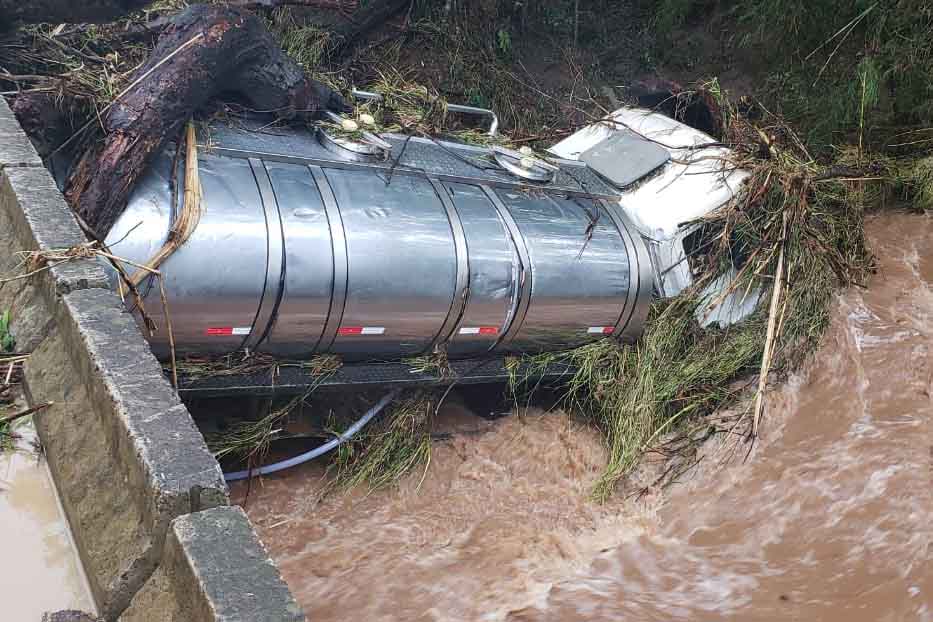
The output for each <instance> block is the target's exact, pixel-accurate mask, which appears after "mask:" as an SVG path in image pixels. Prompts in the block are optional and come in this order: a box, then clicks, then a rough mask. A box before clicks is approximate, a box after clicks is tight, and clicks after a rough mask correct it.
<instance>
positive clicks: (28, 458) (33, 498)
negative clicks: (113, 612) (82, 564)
mask: <svg viewBox="0 0 933 622" xmlns="http://www.w3.org/2000/svg"><path fill="white" fill-rule="evenodd" d="M15 431H16V433H17V434H19V435H20V436H21V438H20V440H19V441H18V442H17V450H16V451H13V452H5V453H3V454H0V620H4V621H7V620H9V622H39V620H40V618H41V617H42V614H43V613H45V612H47V611H58V610H61V609H79V610H84V611H93V610H94V608H93V605H92V604H91V599H90V595H89V593H88V591H87V589H86V583H85V581H84V578H83V576H82V575H81V574H80V570H79V567H78V562H77V556H76V554H75V551H74V548H73V546H72V543H71V541H70V538H69V535H68V528H67V526H66V523H65V520H64V517H63V515H62V513H61V511H60V509H59V506H58V501H57V500H56V497H55V489H54V488H53V485H52V479H51V477H50V475H49V472H48V468H47V467H46V465H45V463H43V462H41V461H40V460H38V459H37V457H36V454H35V452H34V450H33V449H32V439H33V438H35V432H34V430H33V429H32V425H31V424H26V423H24V424H21V425H18V426H17V427H16V429H15Z"/></svg>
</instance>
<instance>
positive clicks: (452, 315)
mask: <svg viewBox="0 0 933 622" xmlns="http://www.w3.org/2000/svg"><path fill="white" fill-rule="evenodd" d="M428 180H429V181H430V182H431V186H433V187H434V192H436V193H437V196H438V197H439V198H440V200H441V203H443V204H444V209H445V210H446V211H447V219H448V220H449V221H450V230H451V231H452V232H453V235H454V248H455V250H456V252H457V289H456V290H455V291H454V297H453V300H452V301H451V303H450V311H448V313H447V319H446V320H445V321H444V325H443V326H442V327H441V330H440V332H439V333H438V334H437V336H436V337H435V338H434V341H433V342H432V343H431V350H432V351H433V350H434V348H435V347H437V345H438V344H441V343H446V342H447V341H448V340H449V339H450V336H451V334H452V333H453V332H454V330H456V328H457V325H458V324H459V323H460V318H461V317H462V316H463V309H464V307H466V300H467V296H468V294H469V292H468V290H467V288H468V287H469V286H470V255H469V252H468V250H467V241H466V233H464V231H463V222H462V221H461V220H460V213H459V212H457V208H456V207H455V206H454V202H453V201H452V200H451V199H450V195H449V194H448V193H447V188H445V187H444V185H443V184H442V183H441V182H440V181H439V180H437V179H435V178H433V177H429V178H428Z"/></svg>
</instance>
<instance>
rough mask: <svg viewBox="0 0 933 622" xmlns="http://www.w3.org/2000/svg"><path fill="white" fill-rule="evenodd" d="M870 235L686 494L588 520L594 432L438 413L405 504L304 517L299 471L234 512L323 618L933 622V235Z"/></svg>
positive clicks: (897, 228) (385, 496)
mask: <svg viewBox="0 0 933 622" xmlns="http://www.w3.org/2000/svg"><path fill="white" fill-rule="evenodd" d="M869 233H870V236H871V239H872V241H873V247H874V250H875V252H876V254H877V255H878V257H879V259H880V268H881V269H880V271H879V273H878V275H877V276H876V277H875V278H874V279H873V280H872V282H871V284H870V287H869V288H868V289H867V290H858V289H852V290H849V291H847V292H845V293H843V294H841V295H840V296H839V298H838V300H837V302H836V303H835V305H834V312H833V321H832V325H831V328H830V329H829V331H828V333H827V335H826V337H825V339H824V341H823V344H822V346H821V348H820V350H819V352H818V353H817V354H816V355H815V356H814V357H813V360H812V361H810V363H808V364H807V366H806V368H805V369H803V370H801V371H800V372H799V373H798V374H796V375H794V376H792V377H791V378H790V379H788V381H787V382H785V383H782V384H781V385H780V386H778V387H775V388H774V390H773V391H772V393H771V395H770V396H769V399H768V402H767V410H766V418H765V420H764V423H763V433H762V436H761V438H760V439H759V441H758V442H757V444H756V445H755V447H754V448H753V450H752V451H751V453H750V454H748V457H747V459H746V454H747V452H748V448H747V446H746V445H740V446H739V447H738V448H737V449H738V450H737V451H733V450H734V449H736V447H734V446H733V445H732V444H733V443H734V441H732V440H730V439H729V437H727V436H720V437H718V438H717V439H716V441H714V442H712V443H710V444H709V445H708V446H707V447H705V448H704V452H705V458H704V460H703V461H701V462H700V467H698V468H697V469H695V470H694V471H693V472H692V474H691V475H690V477H689V478H688V480H687V481H686V482H685V483H682V484H679V485H675V486H673V487H670V488H668V489H667V490H665V491H663V492H660V491H655V490H652V491H651V493H650V494H648V495H645V496H640V497H629V498H628V499H626V498H625V496H624V495H618V497H619V498H617V499H615V500H613V501H611V502H610V503H608V504H604V505H599V504H596V503H593V502H592V501H590V500H589V497H588V493H589V491H590V490H591V487H592V485H593V484H594V482H595V481H596V479H597V478H598V476H599V473H600V470H601V469H602V467H603V465H604V464H605V459H606V456H605V451H604V449H603V447H602V445H601V443H600V440H599V438H598V437H597V435H596V434H594V433H593V432H592V431H591V430H589V429H587V428H585V427H582V426H580V425H578V424H575V423H573V422H572V421H570V420H569V418H568V417H566V416H564V415H562V414H560V413H543V412H541V411H537V410H530V411H527V412H524V413H522V414H521V416H512V417H507V418H504V419H500V420H497V421H494V422H489V421H486V420H484V419H481V418H479V417H476V416H475V415H472V414H471V413H470V412H469V411H468V410H467V409H465V408H464V407H462V406H460V405H458V404H456V403H452V404H450V405H448V406H447V407H446V408H445V410H444V412H443V413H442V417H441V424H442V426H443V427H444V428H445V430H446V431H447V432H451V433H452V436H451V438H450V439H449V440H444V441H438V442H437V443H436V445H435V448H434V452H433V455H432V459H431V463H430V465H429V466H428V468H427V469H426V470H424V471H420V472H418V473H415V474H412V475H410V476H409V477H407V478H406V479H405V480H404V481H403V482H402V484H401V486H400V487H399V488H398V489H393V490H386V491H379V492H375V493H373V494H370V495H364V494H362V493H360V494H355V495H349V496H331V497H327V498H325V499H324V500H323V501H319V494H318V493H319V491H320V490H321V486H322V476H323V474H322V470H321V467H320V466H319V465H305V466H303V467H300V468H298V469H295V470H293V471H292V472H287V473H284V474H281V475H278V476H272V477H266V478H264V479H263V480H262V481H261V482H254V483H253V486H252V490H251V492H250V496H249V499H248V503H247V511H248V513H249V515H250V516H251V518H252V519H253V521H254V522H255V524H256V526H257V529H258V531H259V533H260V537H261V538H262V540H263V542H264V543H265V544H266V546H267V547H268V548H269V550H270V552H271V554H272V556H273V557H274V558H275V559H276V560H277V561H278V563H279V566H280V568H281V569H282V572H283V574H284V577H285V579H286V581H287V582H288V583H289V585H290V586H291V588H292V590H293V592H294V593H295V595H296V597H297V598H298V600H299V602H300V603H301V604H302V606H303V607H304V608H305V610H306V612H307V613H308V614H309V616H310V617H311V619H313V620H316V621H322V620H370V621H372V620H406V621H407V620H451V621H453V620H469V621H473V620H511V621H519V620H522V621H545V620H548V621H550V620H554V621H565V620H619V619H621V620H637V621H643V620H658V621H662V620H664V621H667V620H684V621H687V620H689V621H691V622H692V621H704V620H743V621H744V620H752V621H755V620H777V619H782V620H783V619H788V620H830V621H836V620H838V621H842V622H861V621H865V622H868V621H871V622H875V621H881V620H886V621H896V620H933V561H931V555H933V550H931V543H933V521H931V517H933V485H931V484H933V482H931V475H933V433H931V429H930V423H929V421H930V415H931V413H933V399H931V395H933V362H931V359H930V349H931V345H933V221H931V220H930V219H928V218H926V217H923V216H918V215H906V214H893V215H892V214H887V215H884V216H883V217H878V218H875V219H874V220H872V221H871V222H870V223H869ZM730 457H731V458H730ZM244 492H245V486H240V485H238V486H237V487H235V489H234V495H235V497H238V498H240V499H242V498H243V494H244Z"/></svg>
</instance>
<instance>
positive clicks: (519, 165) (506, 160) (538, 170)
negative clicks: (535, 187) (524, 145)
mask: <svg viewBox="0 0 933 622" xmlns="http://www.w3.org/2000/svg"><path fill="white" fill-rule="evenodd" d="M492 155H493V157H494V158H495V159H496V163H498V164H499V166H501V167H502V168H504V169H505V170H507V171H508V172H509V173H511V174H512V175H515V176H516V177H520V178H522V179H527V180H529V181H541V182H548V181H551V180H552V179H554V175H556V174H557V171H558V170H560V169H558V167H556V166H555V165H553V164H551V163H550V162H547V161H546V160H543V159H542V158H540V157H537V156H535V155H534V154H533V153H523V152H521V151H514V150H512V149H506V148H505V147H500V146H499V145H494V146H493V148H492Z"/></svg>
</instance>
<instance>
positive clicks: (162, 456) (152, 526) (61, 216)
mask: <svg viewBox="0 0 933 622" xmlns="http://www.w3.org/2000/svg"><path fill="white" fill-rule="evenodd" d="M84 242H85V238H84V236H83V235H82V233H81V231H80V229H79V227H78V225H77V223H76V221H75V220H74V218H73V216H72V214H71V212H70V210H69V208H68V206H67V205H66V204H65V202H64V200H63V198H62V196H61V194H60V193H59V192H58V190H57V188H56V187H55V184H54V182H53V180H52V179H51V177H50V176H49V174H48V173H47V171H46V170H45V168H43V166H42V162H41V160H40V159H39V157H38V156H37V155H36V153H35V151H34V150H33V148H32V146H31V145H30V144H29V141H28V139H27V138H26V136H25V135H24V134H23V133H22V132H21V130H20V128H19V126H18V124H17V123H16V120H15V119H14V117H13V115H12V113H11V112H10V110H9V108H8V107H7V106H6V104H5V103H4V102H3V99H2V98H0V248H2V249H4V250H3V252H0V278H4V277H7V278H8V277H10V276H14V275H20V274H24V273H25V272H28V271H29V269H30V268H31V267H33V266H30V265H29V264H28V261H26V263H24V260H28V255H18V254H17V252H19V251H24V252H27V253H28V252H29V251H35V250H49V249H67V248H72V247H76V246H78V245H80V244H83V243H84ZM5 309H10V311H11V314H12V318H13V323H12V332H13V334H14V337H15V338H16V340H17V350H18V351H31V352H32V354H31V356H30V357H29V360H28V361H27V363H26V366H25V382H24V384H25V388H26V394H27V398H28V399H29V401H30V403H31V404H32V405H38V404H44V403H46V402H54V403H53V404H52V405H51V406H50V407H48V408H46V409H44V410H42V411H41V413H40V414H38V415H37V416H36V427H37V429H38V432H39V436H40V439H41V440H42V443H43V446H44V449H45V453H46V457H47V459H48V462H49V466H50V469H51V472H52V475H53V477H54V479H55V482H56V485H57V487H58V491H59V495H60V497H61V500H62V505H63V507H64V509H65V513H66V515H67V518H68V521H69V523H70V525H71V530H72V533H73V535H74V539H75V542H76V543H77V546H78V549H79V551H78V552H79V554H80V557H81V560H82V562H83V564H84V568H85V571H86V573H87V575H88V579H89V582H90V585H91V589H92V591H93V595H94V598H95V600H96V602H97V604H98V606H99V608H100V610H101V614H102V615H103V616H104V617H105V618H106V619H107V620H115V619H117V618H118V617H119V616H120V614H121V613H122V612H123V611H124V610H125V609H126V608H127V607H128V606H129V605H130V602H131V601H133V606H132V608H131V609H130V611H128V612H127V614H126V616H124V617H123V618H121V620H129V621H137V620H186V621H187V620H190V621H192V622H200V621H201V620H204V621H207V620H244V621H246V620H250V621H252V620H273V619H275V620H279V619H281V620H289V621H290V620H299V619H303V616H301V614H300V611H299V610H298V609H297V605H295V603H294V600H293V599H292V598H291V595H290V594H289V592H288V589H287V587H285V585H284V583H283V582H282V580H281V578H280V577H279V574H278V572H277V570H276V569H275V567H274V565H272V562H271V561H269V560H268V556H266V555H265V552H264V551H263V549H262V545H261V544H260V543H259V541H258V539H257V537H256V535H255V533H254V532H253V530H252V527H251V526H250V525H249V522H248V520H247V519H246V517H245V516H243V515H242V514H241V513H240V512H239V511H238V510H235V509H232V508H229V507H223V506H227V505H228V503H229V501H228V497H227V488H226V486H225V484H224V481H223V475H222V473H221V471H220V467H219V465H218V464H217V461H216V460H215V459H214V458H213V456H212V455H211V454H210V452H209V451H208V449H207V447H206V445H205V443H204V439H203V437H202V436H201V434H200V432H199V431H198V429H197V428H196V427H195V425H194V422H193V420H192V419H191V415H190V414H189V413H188V410H187V409H186V408H185V406H184V405H183V404H182V403H181V402H180V401H179V399H178V397H177V395H176V393H175V392H174V390H173V389H172V387H171V386H170V385H169V383H168V382H167V381H166V379H165V377H164V376H163V374H162V371H161V367H160V366H159V364H158V362H157V361H156V360H155V358H154V357H153V356H152V354H151V352H150V350H149V347H148V345H147V343H146V341H145V340H144V339H143V336H142V335H141V333H140V331H139V329H138V328H137V325H136V322H135V321H134V319H133V317H132V316H131V315H129V314H128V313H127V312H126V311H125V310H124V308H123V305H122V302H121V301H120V299H119V297H118V296H117V295H116V294H115V293H113V292H111V291H110V290H109V289H108V288H107V282H106V275H105V273H104V271H103V269H102V268H101V266H100V265H99V264H98V263H97V262H96V261H94V260H91V259H85V260H77V261H68V262H66V263H62V264H60V265H57V266H53V267H52V268H50V269H46V270H42V271H39V272H37V273H36V274H34V275H32V276H30V277H29V278H24V279H17V280H14V281H9V282H7V283H5V284H3V285H0V311H2V310H5ZM210 508H218V509H216V510H211V511H210V512H202V511H203V510H207V509H210ZM173 521H174V522H173ZM220 544H222V547H221V548H222V549H223V550H222V551H221V552H220V553H218V554H221V553H222V554H221V557H217V558H216V560H220V561H223V560H225V563H223V564H221V563H217V564H212V563H210V560H211V559H214V558H211V557H210V551H211V549H212V547H215V546H218V545H220ZM223 556H226V557H223ZM216 560H215V561H216ZM226 562H231V563H233V562H235V565H233V566H231V565H227V564H226ZM234 569H235V570H236V572H233V570H234ZM256 577H263V578H264V579H263V581H264V582H263V583H261V584H259V587H261V588H262V590H263V591H264V592H268V596H263V598H261V599H259V600H257V601H256V602H255V603H254V604H255V605H256V606H255V607H253V608H252V609H251V608H250V607H247V606H246V605H245V604H244V603H243V601H242V595H243V594H246V593H252V592H253V591H255V589H256V587H257V584H255V582H254V580H255V578H256ZM156 592H158V597H156V595H155V594H156ZM134 597H135V600H134ZM160 607H162V608H163V609H159V608H160ZM175 611H181V612H183V613H179V614H177V615H176V614H175V613H173V612H175ZM195 611H196V612H197V613H196V615H195V614H194V613H190V612H195ZM186 612H187V613H186ZM238 612H239V613H238ZM263 612H265V613H263ZM282 612H287V613H288V616H291V617H281V615H282ZM267 614H268V615H267ZM179 616H180V617H179ZM212 616H213V617H212ZM244 616H245V617H244ZM270 616H272V617H270ZM276 616H278V617H276Z"/></svg>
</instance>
